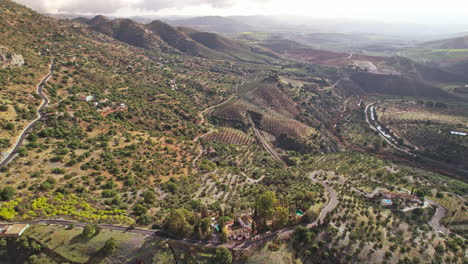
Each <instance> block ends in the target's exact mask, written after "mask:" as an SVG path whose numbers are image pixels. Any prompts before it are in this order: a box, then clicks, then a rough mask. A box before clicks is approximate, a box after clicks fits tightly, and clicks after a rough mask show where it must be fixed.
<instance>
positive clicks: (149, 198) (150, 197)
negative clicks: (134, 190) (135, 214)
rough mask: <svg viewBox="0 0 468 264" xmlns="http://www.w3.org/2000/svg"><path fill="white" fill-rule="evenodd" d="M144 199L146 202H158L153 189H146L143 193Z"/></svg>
mask: <svg viewBox="0 0 468 264" xmlns="http://www.w3.org/2000/svg"><path fill="white" fill-rule="evenodd" d="M143 199H144V201H145V203H146V204H149V205H153V204H155V203H156V195H155V194H154V192H153V191H145V192H144V193H143Z"/></svg>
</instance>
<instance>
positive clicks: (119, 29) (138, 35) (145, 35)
mask: <svg viewBox="0 0 468 264" xmlns="http://www.w3.org/2000/svg"><path fill="white" fill-rule="evenodd" d="M89 24H90V25H91V27H90V28H91V29H93V30H95V31H98V32H101V33H103V34H106V35H108V36H110V37H113V38H115V39H117V40H120V41H122V42H125V43H127V44H130V45H132V46H137V47H141V48H145V49H150V50H161V49H165V48H167V44H166V43H165V42H164V41H163V40H161V38H160V37H159V36H158V35H156V34H153V33H151V32H150V31H149V30H148V29H147V28H146V27H145V26H144V25H143V24H140V23H137V22H135V21H133V20H131V19H115V20H107V19H105V18H104V17H102V16H100V17H95V18H93V19H92V20H90V21H89Z"/></svg>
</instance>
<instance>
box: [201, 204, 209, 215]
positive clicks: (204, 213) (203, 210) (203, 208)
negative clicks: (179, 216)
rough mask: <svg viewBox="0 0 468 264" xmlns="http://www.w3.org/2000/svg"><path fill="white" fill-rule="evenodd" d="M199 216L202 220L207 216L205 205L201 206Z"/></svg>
mask: <svg viewBox="0 0 468 264" xmlns="http://www.w3.org/2000/svg"><path fill="white" fill-rule="evenodd" d="M200 214H201V217H202V218H206V217H208V216H209V212H208V206H206V204H202V205H201V208H200Z"/></svg>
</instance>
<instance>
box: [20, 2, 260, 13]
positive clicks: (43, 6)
mask: <svg viewBox="0 0 468 264" xmlns="http://www.w3.org/2000/svg"><path fill="white" fill-rule="evenodd" d="M16 1H17V2H18V3H21V4H24V5H26V6H28V7H30V8H33V9H35V10H37V11H40V12H47V13H92V14H98V13H103V14H111V13H114V12H116V11H118V10H121V9H134V10H137V9H138V10H144V11H160V10H162V9H166V8H173V9H179V8H186V7H194V6H209V7H212V8H219V9H223V8H229V7H231V6H233V5H235V4H236V0H16ZM265 1H269V0H253V1H252V2H265Z"/></svg>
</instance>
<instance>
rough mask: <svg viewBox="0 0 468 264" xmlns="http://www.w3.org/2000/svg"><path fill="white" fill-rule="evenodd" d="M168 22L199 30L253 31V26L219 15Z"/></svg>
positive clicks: (229, 32)
mask: <svg viewBox="0 0 468 264" xmlns="http://www.w3.org/2000/svg"><path fill="white" fill-rule="evenodd" d="M168 22H169V23H170V24H172V25H176V26H183V27H190V28H194V29H197V30H200V31H207V32H216V33H221V34H235V33H241V32H250V31H255V29H254V27H252V26H250V25H248V24H245V23H242V22H240V21H236V20H234V19H231V18H227V17H221V16H204V17H195V18H189V19H181V20H172V21H168Z"/></svg>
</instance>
